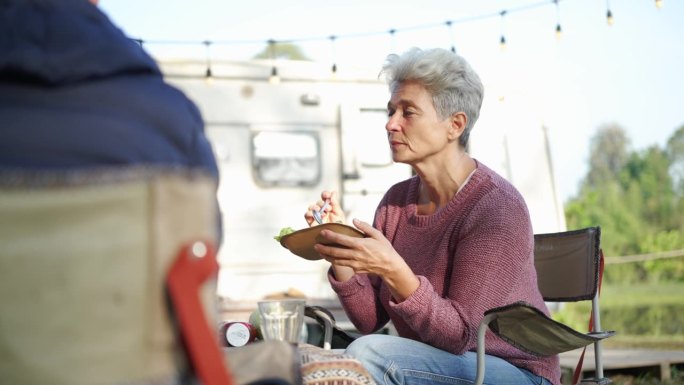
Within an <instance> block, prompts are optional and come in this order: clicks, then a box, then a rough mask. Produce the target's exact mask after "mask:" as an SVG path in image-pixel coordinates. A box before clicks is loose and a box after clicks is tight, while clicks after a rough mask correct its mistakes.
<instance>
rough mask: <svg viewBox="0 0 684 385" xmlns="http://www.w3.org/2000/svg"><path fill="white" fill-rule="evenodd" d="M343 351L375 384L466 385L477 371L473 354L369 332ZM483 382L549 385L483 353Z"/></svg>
mask: <svg viewBox="0 0 684 385" xmlns="http://www.w3.org/2000/svg"><path fill="white" fill-rule="evenodd" d="M345 353H346V354H349V355H351V356H354V357H355V358H356V359H358V360H359V361H361V363H363V365H364V366H365V367H366V369H367V370H368V371H369V372H370V374H371V376H373V379H374V380H375V382H377V384H378V385H436V384H445V385H466V384H473V383H474V382H475V377H476V374H477V355H476V354H475V353H474V352H466V353H465V354H462V355H456V354H452V353H449V352H446V351H444V350H440V349H437V348H434V347H432V346H430V345H427V344H424V343H422V342H418V341H414V340H410V339H407V338H401V337H396V336H389V335H383V334H371V335H367V336H363V337H360V338H358V339H356V340H355V341H354V342H352V343H351V345H349V346H348V347H347V350H346V351H345ZM484 383H485V384H496V385H528V384H529V385H551V383H550V382H549V381H547V380H546V379H545V378H543V377H539V376H537V375H535V374H533V373H531V372H529V371H527V370H525V369H521V368H518V367H516V366H513V365H511V364H510V363H508V362H507V361H506V360H504V359H501V358H499V357H495V356H490V355H486V356H485V378H484Z"/></svg>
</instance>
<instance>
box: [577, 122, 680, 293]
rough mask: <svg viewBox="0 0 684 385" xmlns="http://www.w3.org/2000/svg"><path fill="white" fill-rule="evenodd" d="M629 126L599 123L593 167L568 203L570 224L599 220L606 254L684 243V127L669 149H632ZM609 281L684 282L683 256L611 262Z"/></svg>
mask: <svg viewBox="0 0 684 385" xmlns="http://www.w3.org/2000/svg"><path fill="white" fill-rule="evenodd" d="M628 146H629V138H628V137H627V135H626V133H625V131H624V130H623V129H622V128H621V127H619V126H617V125H615V124H613V125H608V126H604V127H601V128H599V130H598V131H597V134H596V136H595V137H594V138H592V141H591V153H590V161H589V164H590V169H589V171H588V173H587V176H586V178H585V180H584V181H583V183H582V186H581V189H580V192H579V194H578V196H577V197H575V198H573V199H571V200H570V201H569V202H567V203H566V206H565V207H566V210H565V214H566V222H567V226H568V228H569V229H574V228H581V227H587V226H596V225H599V226H601V228H602V232H603V237H602V240H601V241H602V247H603V250H604V252H605V255H606V256H625V255H635V254H646V253H653V252H659V251H669V250H677V249H683V248H684V235H682V233H683V231H684V126H682V127H681V128H679V129H678V130H676V131H675V132H674V134H673V135H672V137H671V138H670V139H669V140H668V142H667V146H666V148H660V147H658V146H651V147H649V148H647V149H645V150H642V151H632V150H630V149H629V147H628ZM605 279H606V281H608V282H644V281H657V280H668V281H684V258H676V259H669V260H665V259H663V260H650V261H647V262H638V263H628V264H619V265H611V266H610V267H609V268H607V269H606V274H605Z"/></svg>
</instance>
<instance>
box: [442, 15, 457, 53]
mask: <svg viewBox="0 0 684 385" xmlns="http://www.w3.org/2000/svg"><path fill="white" fill-rule="evenodd" d="M444 24H446V26H447V27H448V28H449V38H451V52H453V53H456V44H454V29H453V28H452V24H453V22H452V21H451V20H447V22H446V23H444Z"/></svg>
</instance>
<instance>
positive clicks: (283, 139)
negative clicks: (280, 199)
mask: <svg viewBox="0 0 684 385" xmlns="http://www.w3.org/2000/svg"><path fill="white" fill-rule="evenodd" d="M319 148H320V146H319V138H318V134H317V133H315V132H303V131H290V132H282V131H260V132H257V133H255V134H254V136H253V137H252V154H253V156H252V160H253V167H254V175H255V178H256V179H257V183H259V184H260V185H263V186H269V187H271V186H273V187H275V186H312V185H315V184H317V183H318V181H319V179H320V175H321V161H320V151H319Z"/></svg>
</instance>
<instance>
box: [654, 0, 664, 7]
mask: <svg viewBox="0 0 684 385" xmlns="http://www.w3.org/2000/svg"><path fill="white" fill-rule="evenodd" d="M655 3H656V8H662V7H663V0H655Z"/></svg>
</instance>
